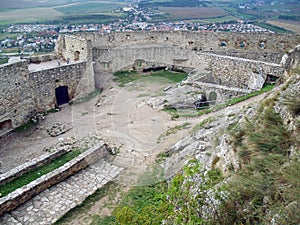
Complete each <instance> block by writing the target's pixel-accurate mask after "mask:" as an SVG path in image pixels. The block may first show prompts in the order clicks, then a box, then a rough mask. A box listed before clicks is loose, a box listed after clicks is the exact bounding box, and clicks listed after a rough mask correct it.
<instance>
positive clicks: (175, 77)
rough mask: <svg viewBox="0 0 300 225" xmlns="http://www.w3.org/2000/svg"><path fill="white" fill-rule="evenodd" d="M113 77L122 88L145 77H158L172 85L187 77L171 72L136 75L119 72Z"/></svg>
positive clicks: (131, 72) (184, 74)
mask: <svg viewBox="0 0 300 225" xmlns="http://www.w3.org/2000/svg"><path fill="white" fill-rule="evenodd" d="M114 76H115V78H114V81H116V82H119V84H120V86H121V87H124V86H125V84H127V83H130V82H133V81H136V80H138V79H140V78H145V77H160V78H164V79H166V80H169V81H170V82H172V83H177V82H180V81H182V80H183V79H185V78H186V77H187V74H186V73H180V72H172V71H158V72H152V73H146V74H142V73H137V72H136V71H119V72H116V73H114Z"/></svg>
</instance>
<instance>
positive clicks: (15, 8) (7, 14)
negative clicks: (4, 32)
mask: <svg viewBox="0 0 300 225" xmlns="http://www.w3.org/2000/svg"><path fill="white" fill-rule="evenodd" d="M39 2H43V3H38V1H34V0H27V1H25V0H21V1H15V0H13V1H4V0H0V3H1V5H0V25H2V26H5V25H8V24H13V23H37V22H38V23H47V22H60V23H61V22H63V21H65V22H67V23H68V22H69V21H71V20H74V23H81V22H94V21H103V22H106V21H111V20H112V18H113V17H114V18H118V17H122V16H124V15H123V14H121V13H120V14H112V13H111V11H112V10H113V9H117V8H120V7H124V6H125V5H126V4H127V3H124V2H120V1H119V0H103V1H101V0H100V1H99V0H98V1H80V2H79V1H77V3H72V1H71V0H58V1H55V3H54V1H48V0H45V1H39ZM37 6H38V7H37ZM104 12H105V13H104ZM102 14H103V15H102ZM108 14H109V15H108ZM75 15H76V16H78V18H74V16H75ZM96 15H97V16H96ZM95 16H96V17H95Z"/></svg>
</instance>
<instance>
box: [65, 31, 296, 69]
mask: <svg viewBox="0 0 300 225" xmlns="http://www.w3.org/2000/svg"><path fill="white" fill-rule="evenodd" d="M74 36H76V37H77V38H78V39H79V40H87V41H89V42H90V45H91V46H92V47H94V48H102V47H107V48H114V47H121V46H145V45H161V46H178V47H182V48H186V49H189V50H197V51H205V52H207V51H209V52H214V53H216V54H222V55H225V54H227V55H231V56H235V57H243V58H248V59H253V60H263V61H267V62H275V63H279V62H280V60H281V57H282V56H283V54H284V52H285V51H286V50H287V49H292V48H294V47H295V46H296V45H297V44H299V38H300V36H299V35H294V34H288V35H286V34H270V33H268V34H267V33H234V32H189V31H149V32H116V33H109V34H99V33H90V32H89V33H78V34H76V35H74ZM68 40H69V38H66V42H69V41H68ZM73 42H74V38H73V39H72V40H70V43H73ZM80 43H82V41H80ZM70 45H71V47H72V46H74V47H75V45H73V44H70ZM65 47H66V49H67V51H71V52H72V48H68V46H67V45H65ZM74 50H75V49H74ZM73 52H74V51H73Z"/></svg>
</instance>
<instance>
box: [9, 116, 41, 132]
mask: <svg viewBox="0 0 300 225" xmlns="http://www.w3.org/2000/svg"><path fill="white" fill-rule="evenodd" d="M38 122H39V121H38V120H35V119H33V118H31V119H30V120H29V121H28V122H27V123H24V124H23V125H21V126H19V127H17V128H15V129H14V131H16V132H25V131H27V130H29V129H31V128H33V127H34V126H35V125H37V124H38Z"/></svg>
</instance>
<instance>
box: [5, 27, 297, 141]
mask: <svg viewBox="0 0 300 225" xmlns="http://www.w3.org/2000/svg"><path fill="white" fill-rule="evenodd" d="M297 44H299V35H292V34H289V35H279V34H263V33H257V34H254V33H245V34H244V33H222V32H186V31H180V32H177V31H176V32H175V31H172V32H161V31H159V32H120V33H110V34H102V33H90V32H89V33H78V34H74V35H60V37H59V39H58V40H57V43H56V55H50V56H37V57H34V58H31V59H30V60H29V61H32V62H36V63H38V62H43V61H47V60H53V59H56V58H57V59H58V60H63V61H66V62H67V64H65V65H62V66H57V67H54V68H50V69H44V70H38V71H33V72H29V71H28V67H27V62H26V61H24V60H22V61H20V62H15V63H10V64H6V65H2V66H1V67H0V68H1V69H0V81H1V84H5V85H3V86H1V89H0V99H1V101H0V136H1V135H3V134H5V133H7V132H9V131H10V130H12V129H14V128H16V127H18V126H20V125H21V124H23V123H25V122H26V121H28V119H29V118H30V117H31V116H32V115H33V114H34V113H35V112H36V111H45V110H48V109H50V108H53V107H55V106H56V105H57V101H58V100H57V99H56V95H55V91H56V88H58V87H67V88H68V91H67V95H68V99H70V100H71V99H73V98H77V97H78V98H80V97H84V96H86V95H87V94H89V93H91V92H93V91H94V89H95V85H96V86H97V87H99V88H103V87H104V86H105V82H106V81H107V79H108V78H109V75H108V74H109V73H111V72H115V71H118V70H123V69H136V70H138V71H142V70H143V69H147V68H151V67H167V68H170V69H172V68H175V69H181V70H184V71H186V72H190V71H193V70H196V71H198V73H199V74H203V76H202V77H200V78H199V79H198V80H196V81H198V82H199V84H200V83H202V84H204V83H206V84H209V85H203V86H206V87H210V88H211V86H212V85H215V86H214V89H216V88H218V87H219V89H220V91H219V92H220V95H221V96H219V97H218V99H224V98H226V97H227V96H230V95H232V94H231V93H230V92H228V90H227V89H228V88H229V89H230V88H233V89H243V91H242V92H241V93H244V92H248V91H256V90H259V89H261V87H262V86H263V84H264V83H265V81H266V79H267V78H268V76H274V77H281V78H285V77H283V75H284V71H288V70H289V69H290V68H292V67H293V65H295V62H294V61H291V59H294V60H296V61H297V60H299V57H298V58H297V55H298V54H299V51H297V50H293V51H291V52H289V53H288V54H287V55H286V56H284V54H285V51H286V50H289V49H292V48H294V47H295V46H296V45H297ZM296 49H297V48H296ZM298 49H299V48H298ZM282 56H284V57H283V59H282ZM280 62H281V64H279V63H280ZM95 78H96V79H95ZM95 80H96V82H95ZM217 92H218V91H217ZM233 94H234V95H237V94H238V93H233Z"/></svg>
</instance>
